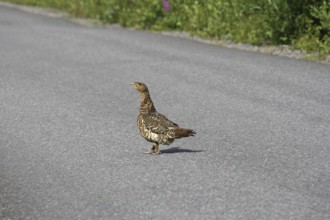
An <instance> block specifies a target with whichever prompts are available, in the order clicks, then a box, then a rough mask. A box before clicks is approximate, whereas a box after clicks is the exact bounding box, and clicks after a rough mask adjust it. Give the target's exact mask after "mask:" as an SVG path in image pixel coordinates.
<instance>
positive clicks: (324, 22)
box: [6, 0, 330, 60]
mask: <svg viewBox="0 0 330 220" xmlns="http://www.w3.org/2000/svg"><path fill="white" fill-rule="evenodd" d="M6 1H7V2H12V3H20V4H27V5H34V6H41V7H53V8H57V9H60V10H64V11H67V12H69V13H70V14H72V15H73V16H76V17H86V18H93V19H98V20H101V21H102V22H104V23H119V24H120V25H122V26H125V27H134V28H139V29H149V30H157V31H158V30H159V31H163V30H166V31H168V30H177V31H186V32H189V33H190V34H191V35H197V36H199V37H202V38H207V39H215V40H218V39H221V40H230V41H233V42H236V43H238V42H240V43H250V44H254V45H282V44H287V45H290V46H292V47H293V48H295V49H300V50H303V51H305V52H308V53H309V54H311V55H310V56H309V57H307V58H308V59H312V60H322V59H324V58H325V56H326V55H329V54H330V0H143V1H139V0H6Z"/></svg>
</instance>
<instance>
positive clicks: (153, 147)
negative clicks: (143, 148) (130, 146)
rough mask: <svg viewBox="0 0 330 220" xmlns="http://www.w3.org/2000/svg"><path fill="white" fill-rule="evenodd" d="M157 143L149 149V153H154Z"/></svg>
mask: <svg viewBox="0 0 330 220" xmlns="http://www.w3.org/2000/svg"><path fill="white" fill-rule="evenodd" d="M156 145H157V144H156V143H153V144H152V147H151V149H150V150H148V151H147V154H153V153H154V152H155V149H156Z"/></svg>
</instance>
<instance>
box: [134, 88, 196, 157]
mask: <svg viewBox="0 0 330 220" xmlns="http://www.w3.org/2000/svg"><path fill="white" fill-rule="evenodd" d="M132 84H133V85H134V87H135V89H136V90H137V91H138V92H139V94H140V110H139V115H138V120H137V124H138V128H139V130H140V133H141V135H142V136H143V137H144V138H145V139H146V140H147V141H149V142H152V143H153V145H152V148H151V149H150V150H149V151H148V152H147V153H149V154H152V153H156V154H160V150H159V144H164V145H169V144H171V143H172V142H173V141H174V139H178V138H182V137H189V136H194V135H195V134H196V133H195V131H193V130H192V129H188V128H180V127H179V125H178V124H176V123H174V122H172V121H170V120H169V119H168V118H166V116H164V115H162V114H160V113H159V112H157V111H156V108H155V106H154V104H153V102H152V100H151V98H150V94H149V90H148V87H147V86H146V85H145V84H144V83H142V82H134V83H132Z"/></svg>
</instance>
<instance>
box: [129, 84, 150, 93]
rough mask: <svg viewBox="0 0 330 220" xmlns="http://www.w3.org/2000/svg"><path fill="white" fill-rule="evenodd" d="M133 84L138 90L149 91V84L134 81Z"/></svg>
mask: <svg viewBox="0 0 330 220" xmlns="http://www.w3.org/2000/svg"><path fill="white" fill-rule="evenodd" d="M132 85H133V86H134V87H135V89H136V90H137V91H138V92H142V93H145V92H149V91H148V87H147V85H146V84H144V83H142V82H133V83H132Z"/></svg>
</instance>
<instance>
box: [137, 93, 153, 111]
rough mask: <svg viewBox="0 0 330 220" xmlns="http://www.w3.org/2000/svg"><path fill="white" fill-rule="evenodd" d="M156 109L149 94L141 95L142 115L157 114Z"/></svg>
mask: <svg viewBox="0 0 330 220" xmlns="http://www.w3.org/2000/svg"><path fill="white" fill-rule="evenodd" d="M155 111H156V108H155V106H154V103H153V102H152V100H151V98H150V94H149V93H148V92H143V93H140V113H149V112H155Z"/></svg>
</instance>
